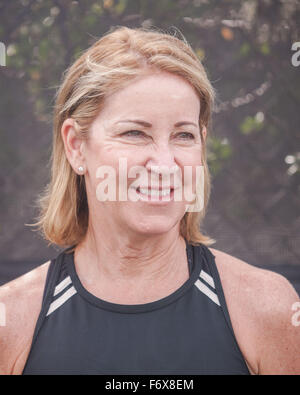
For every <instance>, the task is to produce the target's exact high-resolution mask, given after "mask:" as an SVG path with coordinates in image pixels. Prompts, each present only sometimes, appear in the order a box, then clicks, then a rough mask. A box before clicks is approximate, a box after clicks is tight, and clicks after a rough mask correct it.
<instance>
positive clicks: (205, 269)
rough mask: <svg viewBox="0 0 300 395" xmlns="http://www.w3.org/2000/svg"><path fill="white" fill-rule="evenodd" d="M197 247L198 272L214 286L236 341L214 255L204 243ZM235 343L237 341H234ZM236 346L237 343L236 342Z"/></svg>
mask: <svg viewBox="0 0 300 395" xmlns="http://www.w3.org/2000/svg"><path fill="white" fill-rule="evenodd" d="M195 248H199V250H200V253H201V255H202V269H201V272H200V277H202V278H204V279H205V280H206V281H208V282H209V283H210V285H211V286H212V288H214V290H215V292H216V293H217V295H218V298H219V301H220V306H221V309H222V311H223V314H224V317H225V320H226V323H227V325H228V327H229V329H230V332H231V334H232V336H233V338H234V340H235V342H236V338H235V335H234V331H233V326H232V323H231V320H230V315H229V311H228V308H227V303H226V299H225V295H224V291H223V286H222V283H221V279H220V275H219V271H218V268H217V265H216V261H215V255H214V254H213V253H212V252H211V251H210V249H209V248H208V247H207V246H205V245H204V244H200V246H198V247H195ZM236 344H237V342H236ZM237 346H238V344H237Z"/></svg>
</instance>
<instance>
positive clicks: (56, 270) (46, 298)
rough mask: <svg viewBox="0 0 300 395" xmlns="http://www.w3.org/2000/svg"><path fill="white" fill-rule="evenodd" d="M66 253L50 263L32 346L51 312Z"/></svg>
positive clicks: (62, 253) (63, 252)
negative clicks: (48, 313)
mask: <svg viewBox="0 0 300 395" xmlns="http://www.w3.org/2000/svg"><path fill="white" fill-rule="evenodd" d="M65 251H66V250H64V251H62V252H61V253H60V254H59V255H58V256H57V257H56V258H54V259H52V260H51V261H50V265H49V268H48V272H47V277H46V282H45V287H44V293H43V300H42V307H41V311H40V314H39V317H38V320H37V323H36V326H35V331H34V335H33V339H32V345H33V343H34V342H35V340H36V338H37V335H38V332H39V330H40V329H41V326H42V324H43V321H44V319H45V317H46V314H47V312H48V310H49V306H50V304H51V301H52V297H53V292H54V289H55V287H56V285H57V283H58V282H59V280H60V277H61V276H62V275H63V274H62V268H63V262H64V256H65Z"/></svg>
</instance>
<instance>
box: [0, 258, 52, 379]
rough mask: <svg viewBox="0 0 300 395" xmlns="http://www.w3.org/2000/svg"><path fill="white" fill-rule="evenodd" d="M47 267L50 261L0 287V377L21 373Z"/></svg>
mask: <svg viewBox="0 0 300 395" xmlns="http://www.w3.org/2000/svg"><path fill="white" fill-rule="evenodd" d="M49 264H50V261H48V262H46V263H44V264H42V265H40V266H39V267H37V268H36V269H34V270H32V271H30V272H28V273H26V274H24V275H23V276H21V277H18V278H16V279H15V280H13V281H11V282H9V283H7V284H4V285H2V286H1V287H0V303H1V317H0V318H1V322H0V324H1V325H0V374H18V373H21V372H22V370H23V366H24V364H25V361H26V359H27V354H28V352H29V349H30V345H31V340H32V336H33V332H34V329H35V325H36V321H37V318H38V315H39V312H40V309H41V305H42V298H43V292H44V286H45V281H46V277H47V271H48V267H49ZM26 352H27V354H26ZM23 361H24V364H23ZM22 364H23V366H22Z"/></svg>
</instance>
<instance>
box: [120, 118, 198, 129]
mask: <svg viewBox="0 0 300 395" xmlns="http://www.w3.org/2000/svg"><path fill="white" fill-rule="evenodd" d="M128 122H130V123H136V124H138V125H141V126H144V127H145V128H151V127H152V124H151V123H149V122H146V121H142V120H140V119H123V120H122V121H118V122H116V123H128ZM185 125H193V126H195V127H196V128H197V127H198V125H196V124H195V123H194V122H188V121H181V122H177V123H175V124H174V126H175V127H176V128H179V127H180V126H185Z"/></svg>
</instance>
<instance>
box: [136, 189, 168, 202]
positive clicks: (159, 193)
mask: <svg viewBox="0 0 300 395" xmlns="http://www.w3.org/2000/svg"><path fill="white" fill-rule="evenodd" d="M136 192H137V193H138V194H139V195H141V196H143V197H146V198H150V199H151V200H161V199H163V198H166V197H169V198H172V197H173V194H174V188H172V187H171V188H158V189H156V188H140V187H138V188H137V189H136Z"/></svg>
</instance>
